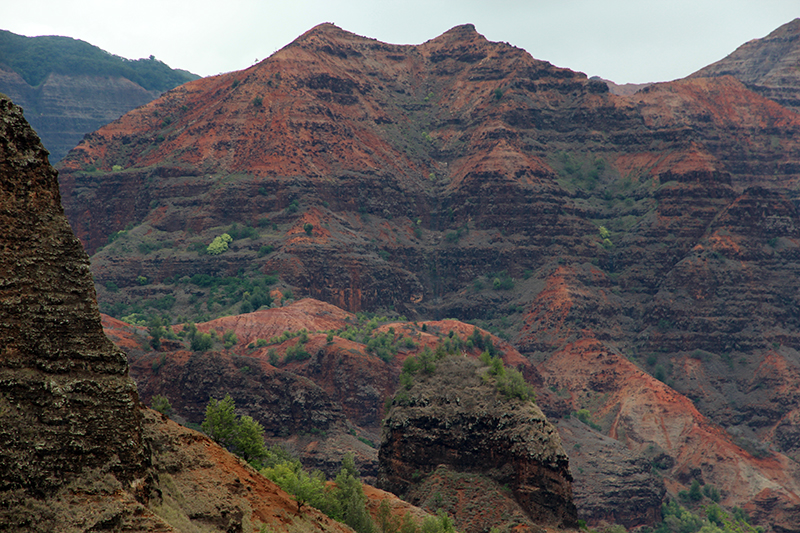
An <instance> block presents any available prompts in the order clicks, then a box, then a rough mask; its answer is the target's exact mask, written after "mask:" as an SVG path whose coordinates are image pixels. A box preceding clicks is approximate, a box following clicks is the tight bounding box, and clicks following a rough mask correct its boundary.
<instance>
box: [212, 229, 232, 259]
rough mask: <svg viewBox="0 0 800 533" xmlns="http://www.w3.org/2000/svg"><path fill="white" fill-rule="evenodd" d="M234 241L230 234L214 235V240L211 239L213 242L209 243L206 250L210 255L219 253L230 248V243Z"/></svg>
mask: <svg viewBox="0 0 800 533" xmlns="http://www.w3.org/2000/svg"><path fill="white" fill-rule="evenodd" d="M232 241H233V238H232V237H231V236H230V235H228V234H227V233H223V234H222V235H219V236H217V237H214V240H213V241H211V244H209V245H208V247H207V248H206V252H207V253H208V254H209V255H219V254H221V253H224V252H226V251H227V250H228V243H230V242H232Z"/></svg>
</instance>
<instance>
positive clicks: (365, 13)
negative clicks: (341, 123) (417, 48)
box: [0, 0, 800, 83]
mask: <svg viewBox="0 0 800 533" xmlns="http://www.w3.org/2000/svg"><path fill="white" fill-rule="evenodd" d="M797 17H800V1H798V0H669V1H663V0H528V1H523V0H441V1H437V0H327V1H326V0H281V1H276V0H191V1H185V0H135V1H131V0H125V1H123V0H24V1H20V0H0V29H4V30H8V31H11V32H14V33H17V34H20V35H27V36H37V35H64V36H68V37H73V38H76V39H81V40H84V41H87V42H89V43H91V44H93V45H95V46H98V47H100V48H102V49H103V50H106V51H107V52H110V53H112V54H116V55H119V56H122V57H126V58H128V59H138V58H140V57H149V56H150V55H154V56H155V57H156V58H157V59H159V60H161V61H163V62H165V63H166V64H168V65H169V66H170V67H172V68H181V69H185V70H189V71H191V72H194V73H195V74H199V75H201V76H209V75H214V74H219V73H222V72H229V71H232V70H240V69H243V68H247V67H249V66H251V65H252V64H253V63H255V62H257V61H260V60H263V59H265V58H266V57H268V56H269V55H271V54H273V53H274V52H276V51H277V50H279V49H280V48H282V47H284V46H285V45H287V44H289V43H290V42H291V41H293V40H294V39H295V38H297V37H298V36H299V35H301V34H302V33H304V32H305V31H307V30H309V29H310V28H312V27H314V26H316V25H317V24H320V23H323V22H332V23H334V24H336V25H337V26H339V27H341V28H342V29H344V30H347V31H350V32H353V33H356V34H359V35H364V36H366V37H371V38H375V39H378V40H381V41H384V42H389V43H393V44H420V43H422V42H425V41H427V40H429V39H433V38H434V37H436V36H438V35H441V34H442V33H444V32H445V31H447V30H448V29H450V28H452V27H453V26H457V25H459V24H465V23H472V24H474V25H475V27H476V29H477V30H478V32H479V33H481V34H483V35H484V36H485V37H486V38H487V39H489V40H491V41H504V42H508V43H510V44H512V45H514V46H517V47H519V48H523V49H525V50H527V51H528V52H529V53H530V54H531V55H532V56H533V57H535V58H536V59H541V60H545V61H549V62H551V63H553V64H554V65H556V66H559V67H566V68H570V69H572V70H577V71H581V72H584V73H586V74H587V75H589V76H601V77H603V78H606V79H609V80H612V81H614V82H616V83H644V82H655V81H669V80H673V79H677V78H682V77H685V76H687V75H689V74H691V73H692V72H694V71H696V70H698V69H700V68H702V67H704V66H706V65H708V64H710V63H713V62H714V61H717V60H719V59H722V58H723V57H725V56H726V55H728V54H729V53H731V52H733V51H734V50H735V49H736V48H737V47H738V46H740V45H741V44H744V43H745V42H747V41H749V40H751V39H757V38H761V37H764V36H766V35H767V34H769V33H770V32H771V31H773V30H774V29H776V28H778V27H779V26H781V25H783V24H786V23H787V22H790V21H791V20H793V19H795V18H797Z"/></svg>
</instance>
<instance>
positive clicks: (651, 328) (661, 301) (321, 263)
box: [58, 21, 800, 532]
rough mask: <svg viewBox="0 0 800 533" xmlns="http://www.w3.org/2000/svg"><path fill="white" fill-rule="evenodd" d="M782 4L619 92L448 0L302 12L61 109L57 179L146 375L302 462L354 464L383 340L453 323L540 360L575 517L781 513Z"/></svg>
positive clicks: (793, 276) (391, 381)
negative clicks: (124, 106)
mask: <svg viewBox="0 0 800 533" xmlns="http://www.w3.org/2000/svg"><path fill="white" fill-rule="evenodd" d="M797 28H798V21H794V22H791V23H789V24H787V25H786V26H784V27H782V28H780V29H778V30H776V32H774V33H773V34H771V35H770V36H768V37H767V38H765V39H763V40H759V41H756V42H751V43H748V44H747V45H744V46H743V47H742V48H740V49H739V50H737V51H736V52H734V54H732V55H731V56H730V57H729V58H727V59H726V60H723V61H721V62H720V63H718V64H715V65H716V66H715V65H712V66H710V67H708V68H707V69H704V70H701V71H700V72H698V73H696V74H695V75H693V76H690V77H689V78H686V79H683V80H676V81H674V82H669V83H658V84H651V85H648V86H646V87H643V88H641V89H639V90H638V91H637V92H634V93H633V94H626V95H618V94H613V93H612V92H611V91H609V87H608V85H607V84H606V83H605V82H603V81H602V80H597V79H588V78H587V77H586V76H585V75H583V74H581V73H578V72H573V71H571V70H568V69H564V68H557V67H555V66H553V65H551V64H549V63H547V62H545V61H540V60H537V59H534V58H533V57H531V56H530V55H529V54H528V53H527V52H525V51H523V50H520V49H518V48H514V47H513V46H510V45H508V44H505V43H495V42H490V41H487V40H486V39H485V38H484V37H483V36H481V35H480V34H479V33H478V32H477V30H476V29H475V28H474V27H473V26H471V25H464V26H458V27H456V28H453V29H452V30H450V31H448V32H446V33H445V34H443V35H441V36H439V37H437V38H434V39H432V40H430V41H427V42H425V43H423V44H421V45H417V46H398V45H390V44H386V43H381V42H379V41H376V40H373V39H368V38H365V37H360V36H357V35H354V34H352V33H348V32H346V31H344V30H342V29H340V28H337V27H336V26H333V25H331V24H323V25H320V26H318V27H316V28H313V29H311V30H309V31H308V32H306V33H305V34H303V35H302V36H300V37H298V39H297V40H295V41H294V42H293V43H291V44H290V45H288V46H287V47H285V48H284V49H282V50H280V51H278V52H276V53H275V54H274V55H273V56H271V57H270V58H268V59H266V60H264V61H262V62H261V63H259V64H257V65H254V66H253V67H251V68H249V69H246V70H243V71H239V72H231V73H227V74H223V75H220V76H215V77H211V78H205V79H201V80H196V81H192V82H189V83H187V84H184V85H182V86H180V87H177V88H175V89H173V90H171V91H169V92H167V93H165V94H164V95H163V96H162V97H160V98H158V99H156V100H154V101H152V102H150V103H148V104H145V105H143V106H142V107H139V108H137V109H135V110H133V111H131V112H130V113H128V114H126V115H124V116H123V117H121V118H120V119H118V120H115V121H113V122H112V123H110V124H108V125H106V126H104V127H103V128H100V129H99V130H97V131H96V132H94V133H92V134H90V135H88V136H87V137H86V138H85V139H84V140H83V141H82V142H81V143H80V144H79V145H78V146H77V147H76V148H75V149H74V150H72V151H71V152H70V153H69V154H68V155H67V156H66V157H65V158H64V160H63V161H62V162H61V163H59V165H58V170H59V174H60V175H59V186H60V194H61V199H62V201H63V204H64V211H65V214H66V216H67V218H68V219H69V221H70V224H71V225H72V229H73V230H74V231H75V234H76V235H77V237H78V238H79V239H80V242H81V243H82V244H83V246H84V248H85V249H86V251H87V252H88V253H89V254H90V255H91V272H92V275H93V277H94V281H95V287H94V289H95V290H96V291H97V295H98V300H99V301H100V309H101V310H102V311H103V312H104V313H106V315H105V316H104V317H103V326H104V329H105V331H106V333H107V334H108V335H109V337H111V338H112V339H114V340H115V342H117V344H118V345H119V346H120V348H122V349H123V350H125V352H126V354H127V357H128V360H129V362H130V369H131V375H132V377H133V378H134V379H135V380H136V383H137V386H138V390H139V394H141V397H142V400H143V401H144V403H148V402H150V401H151V399H152V397H153V396H155V395H162V396H166V397H167V398H168V399H169V400H170V402H171V403H172V404H173V406H174V410H175V418H176V419H179V420H180V421H182V422H184V423H187V424H189V425H192V424H198V423H199V422H200V421H201V420H202V415H203V409H204V406H205V404H206V402H207V401H208V399H209V397H221V396H222V395H224V394H225V393H230V394H231V395H232V396H234V397H235V399H236V404H237V406H239V410H240V411H241V412H242V413H243V414H248V415H250V416H252V417H254V418H255V419H256V420H259V421H260V422H261V423H262V424H263V425H264V427H265V429H266V433H267V437H268V439H269V440H270V441H271V442H275V443H281V444H283V445H284V446H287V447H289V448H290V449H292V450H293V451H294V452H295V453H297V454H298V455H299V456H300V457H301V459H302V460H303V461H304V463H305V464H306V465H308V466H313V467H316V468H321V469H322V470H324V471H326V472H328V473H329V474H330V473H331V472H332V469H333V468H334V467H335V464H337V461H338V458H340V457H341V455H342V454H343V453H344V452H347V451H349V452H352V453H354V454H355V456H356V460H357V463H358V464H359V467H360V468H361V470H362V472H363V473H364V474H365V476H366V478H367V479H368V480H373V479H374V480H378V479H380V478H381V473H380V472H381V468H382V466H381V465H382V463H381V460H380V458H379V454H378V450H377V449H376V446H377V443H378V442H380V439H381V432H382V426H381V421H382V420H383V419H384V417H385V416H386V415H387V414H391V411H390V410H387V409H388V408H387V405H388V404H387V400H388V399H390V398H391V397H392V396H393V395H394V393H395V390H396V388H397V386H398V383H399V379H400V375H401V369H402V367H403V364H404V362H405V361H406V360H408V359H409V358H410V357H420V354H421V353H422V352H423V351H424V350H425V349H426V348H427V349H429V350H432V351H435V350H437V349H447V348H442V347H444V346H449V347H450V349H451V350H452V351H454V352H459V353H463V354H464V355H466V356H467V357H466V358H465V360H475V359H476V358H477V357H478V356H479V354H480V352H481V351H482V349H483V348H482V347H481V346H478V345H477V344H476V342H477V340H476V339H477V338H476V337H473V335H475V334H478V335H480V336H481V338H488V339H490V340H491V345H492V346H493V347H495V348H496V349H497V350H498V352H499V354H500V357H502V359H503V361H504V362H505V364H506V366H508V367H512V368H515V369H517V370H519V371H520V372H521V373H522V375H523V376H524V377H525V379H526V381H527V382H528V383H529V384H531V385H532V386H533V387H534V388H535V389H536V393H537V402H536V403H537V405H538V408H537V409H541V412H542V413H543V415H545V416H546V417H547V419H548V420H550V422H548V424H550V423H552V426H549V427H552V428H555V430H557V432H558V435H559V440H560V442H561V443H562V446H563V449H562V452H563V453H565V454H566V455H567V456H569V465H570V475H571V476H572V478H574V485H573V487H572V491H573V494H574V496H573V497H574V505H575V506H576V509H577V510H576V512H577V514H576V515H575V516H577V518H578V519H582V520H585V521H587V522H588V523H589V524H591V525H593V526H601V525H603V524H611V523H616V524H622V525H624V526H625V527H627V528H636V527H642V526H652V525H654V524H656V523H657V522H658V521H659V520H660V518H661V509H660V508H661V503H662V502H663V501H666V499H672V500H676V501H682V500H680V498H681V494H682V493H685V492H686V491H688V490H689V488H690V487H691V486H693V485H695V484H696V485H699V486H702V487H704V489H705V490H706V492H707V494H716V498H715V500H714V503H719V505H721V506H722V507H723V508H725V509H728V510H733V509H739V510H744V512H746V513H748V514H749V516H750V518H751V521H753V522H754V523H755V524H758V525H760V526H763V527H764V528H766V529H767V530H768V531H775V532H790V531H800V529H798V525H797V524H800V504H799V503H798V502H800V472H798V467H797V461H798V460H800V455H799V454H800V448H799V447H798V444H797V435H798V430H797V421H798V419H800V408H799V407H800V406H799V405H798V393H799V392H800V391H799V390H798V385H797V384H798V379H797V378H798V373H799V372H800V369H799V368H800V355H798V341H800V338H799V337H798V333H797V332H798V321H799V320H800V318H799V317H798V314H797V313H796V309H797V307H798V305H797V304H798V301H797V298H798V296H797V295H798V289H799V288H800V277H798V265H799V264H800V263H798V257H799V256H798V245H800V240H798V237H800V235H798V215H799V214H798V209H797V205H798V178H799V177H800V145H798V139H799V138H800V136H798V130H799V129H800V115H798V114H797V111H796V107H795V103H793V102H794V100H793V98H794V96H792V95H793V94H794V92H793V91H795V90H796V87H797V84H796V83H795V82H794V81H792V80H793V78H791V76H789V75H788V74H786V72H790V71H791V68H790V67H791V65H795V64H796V60H795V59H794V58H795V57H796V54H797V39H796V34H797ZM763 57H767V58H768V59H769V61H760V62H759V58H763ZM759 65H760V66H762V67H764V68H767V67H769V69H770V70H769V72H768V73H758V72H755V71H756V70H757V69H756V66H759ZM712 67H713V68H712ZM776 80H777V81H776ZM793 87H794V89H793ZM222 235H227V236H228V240H227V241H225V242H226V243H225V245H224V246H219V247H217V248H214V247H212V246H211V245H212V243H213V242H215V239H217V238H218V237H221V236H222ZM377 317H381V319H380V320H378V319H377ZM123 318H124V319H125V320H124V321H122V320H120V319H123ZM155 319H159V320H160V321H162V323H163V322H167V323H168V324H167V326H166V327H167V329H168V330H169V333H168V334H165V337H164V339H163V342H162V343H161V344H160V345H159V346H158V347H157V348H154V347H153V346H152V344H150V340H149V339H150V337H151V335H150V334H149V332H148V324H150V325H151V327H152V324H153V323H154V322H153V321H154V320H155ZM467 322H470V323H467ZM189 323H195V324H196V328H197V330H198V331H199V332H200V333H201V334H209V335H211V333H212V332H214V335H213V336H212V338H213V339H214V341H213V344H212V347H211V349H210V350H206V351H203V350H198V349H192V347H191V346H190V343H189V342H188V339H187V337H186V336H185V331H184V330H186V328H187V326H188V325H189ZM370 324H371V325H370ZM350 328H353V329H355V330H358V333H357V334H355V333H352V332H351V333H352V334H348V333H347V332H348V330H349V329H350ZM365 328H366V330H365ZM303 330H305V333H303V332H302V331H303ZM228 332H232V334H233V336H231V334H230V333H228ZM284 332H289V333H290V335H284ZM226 334H227V335H228V337H227V338H228V346H225V345H224V344H225V341H224V339H225V335H226ZM182 335H183V336H182ZM281 335H284V336H283V337H281ZM486 335H488V337H484V336H486ZM234 338H235V342H230V341H232V340H233V339H234ZM301 338H302V339H303V341H302V342H301V341H300V339H301ZM376 339H380V340H381V342H388V343H390V344H391V346H393V347H394V348H393V349H392V350H391V351H390V352H388V353H387V352H381V351H380V350H379V349H378V348H377V347H376V346H375V345H374V343H373V345H370V342H373V341H374V342H378V341H377V340H376ZM405 339H409V340H408V342H406V341H405ZM471 339H472V340H471ZM468 342H471V343H472V344H471V346H470V345H469V344H467V343H468ZM481 344H486V343H484V341H481ZM487 345H488V344H487ZM456 346H458V348H456ZM298 354H299V355H300V356H299V357H298ZM117 359H119V355H118V356H117ZM453 372H455V373H458V371H456V370H453ZM465 379H466V378H465ZM439 392H442V393H443V394H445V396H446V395H447V391H446V390H445V391H439ZM431 401H434V400H431ZM435 401H441V399H435ZM389 420H391V418H390V419H389ZM384 429H385V428H384ZM187 431H188V430H187ZM406 460H409V459H406ZM396 466H397V465H396ZM408 468H409V469H410V470H408V471H409V472H412V473H413V472H414V471H415V470H414V468H412V467H411V466H408ZM426 468H427V467H426ZM400 470H402V468H400ZM426 472H427V471H426ZM470 475H472V474H470ZM459 476H461V477H459ZM463 476H465V474H463V473H454V472H452V471H451V470H449V469H448V468H447V467H444V468H441V469H433V470H431V472H430V477H428V478H427V479H426V481H425V483H424V484H423V485H422V486H421V488H419V491H418V492H417V493H415V494H416V496H415V497H416V498H417V500H416V501H418V503H420V504H421V505H422V506H423V507H426V506H427V508H428V509H429V510H435V507H436V505H438V504H437V502H436V499H435V498H434V497H433V495H434V494H435V493H437V492H438V493H439V494H443V493H445V492H447V493H448V494H449V492H448V491H453V493H454V494H460V496H459V497H461V496H463V494H466V492H464V493H459V492H458V490H457V489H455V488H454V487H457V486H459V485H458V484H457V483H456V482H457V481H459V480H462V481H463ZM472 482H473V483H475V484H476V485H475V486H478V485H479V484H480V483H486V485H480V486H485V487H487V490H488V488H490V487H493V486H494V485H491V483H496V481H486V480H478V479H477V478H475V479H474V480H473V481H472ZM390 485H391V483H390ZM461 487H462V489H460V490H463V485H462V486H461ZM495 488H496V487H495ZM398 490H399V489H398ZM514 490H515V489H513V488H511V492H512V493H514ZM500 492H501V493H502V492H503V491H502V490H501V491H500ZM709 498H710V496H709ZM710 501H711V500H710V499H709V500H703V505H705V504H706V503H708V502H710ZM517 503H518V502H517ZM684 503H685V504H686V505H690V503H688V502H684ZM495 504H496V503H494V504H493V503H487V504H486V505H487V506H491V505H495ZM509 505H511V504H509ZM515 505H516V504H515ZM454 509H458V508H457V506H456V507H454ZM507 510H508V513H507V514H508V516H515V517H521V516H523V515H525V516H528V518H525V520H528V519H529V518H530V514H527V515H526V512H525V511H520V510H519V508H518V507H514V506H510V507H507ZM567 514H569V513H567ZM571 520H572V518H570V519H569V520H566V521H565V522H564V524H572V522H571Z"/></svg>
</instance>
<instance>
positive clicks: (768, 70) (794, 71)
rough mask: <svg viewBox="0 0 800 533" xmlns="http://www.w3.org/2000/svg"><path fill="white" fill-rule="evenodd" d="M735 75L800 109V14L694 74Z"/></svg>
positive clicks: (747, 83) (754, 88) (777, 99)
mask: <svg viewBox="0 0 800 533" xmlns="http://www.w3.org/2000/svg"><path fill="white" fill-rule="evenodd" d="M714 76H733V77H734V78H736V79H738V80H739V81H741V82H742V83H744V84H745V85H747V86H748V87H750V88H752V89H753V90H755V91H756V92H759V93H761V94H762V95H764V96H766V97H767V98H770V99H772V100H775V101H776V102H778V103H779V104H781V105H784V106H786V107H788V108H790V109H793V110H795V111H798V112H800V18H796V19H794V20H793V21H791V22H789V23H788V24H784V25H783V26H781V27H780V28H778V29H777V30H775V31H773V32H772V33H770V34H769V35H767V36H766V37H764V38H763V39H753V40H752V41H749V42H746V43H745V44H743V45H742V46H740V47H739V48H737V49H736V50H735V51H734V52H733V53H732V54H730V55H729V56H727V57H725V58H723V59H721V60H719V61H717V62H716V63H712V64H711V65H709V66H707V67H704V68H702V69H700V70H698V71H697V72H695V73H694V74H692V75H691V76H689V77H690V78H700V77H714Z"/></svg>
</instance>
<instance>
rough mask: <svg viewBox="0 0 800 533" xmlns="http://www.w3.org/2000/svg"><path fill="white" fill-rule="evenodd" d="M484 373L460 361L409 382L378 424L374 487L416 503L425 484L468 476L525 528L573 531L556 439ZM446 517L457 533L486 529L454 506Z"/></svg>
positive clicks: (537, 415) (536, 414) (530, 407)
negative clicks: (514, 512)
mask: <svg viewBox="0 0 800 533" xmlns="http://www.w3.org/2000/svg"><path fill="white" fill-rule="evenodd" d="M484 368H485V367H482V366H481V364H480V363H479V362H478V361H476V360H473V359H469V358H464V357H454V358H449V359H445V360H442V361H440V362H438V363H437V367H436V371H435V373H434V374H433V375H431V376H428V377H422V376H418V377H417V378H416V381H415V383H414V385H413V386H412V387H411V388H410V389H409V390H408V391H407V395H408V396H407V398H406V399H403V400H398V399H397V398H395V402H394V404H393V406H392V408H391V409H390V410H389V412H388V414H387V417H386V419H385V421H384V424H383V432H382V436H381V447H380V451H379V459H380V471H379V477H378V482H379V486H380V487H381V488H384V489H386V490H390V491H391V492H394V493H395V494H399V495H405V496H406V497H408V498H409V499H410V500H411V501H412V502H418V501H421V500H423V499H424V498H423V497H422V495H423V494H424V493H425V492H426V488H425V487H426V483H428V484H431V483H433V485H434V486H449V483H448V481H447V479H448V478H452V477H453V476H451V475H449V474H448V471H450V472H454V473H455V477H458V476H459V475H462V474H466V475H473V476H477V477H478V478H479V479H480V478H485V481H482V482H481V481H475V482H474V483H478V484H483V485H486V486H489V485H491V486H494V487H495V489H499V488H500V487H504V486H505V487H507V491H508V492H507V493H504V492H502V491H499V490H498V491H497V493H496V496H497V499H499V500H505V499H508V498H511V499H512V500H513V502H516V504H517V506H518V508H519V509H520V510H521V511H522V512H521V513H520V514H522V516H524V517H526V518H527V521H526V522H523V523H527V524H528V526H529V527H530V525H531V524H547V525H556V526H562V527H572V526H575V524H576V511H575V505H574V503H573V502H572V486H571V485H572V476H571V475H570V472H569V463H568V459H567V455H566V453H564V450H563V448H562V447H561V441H560V439H559V437H558V432H557V431H556V429H555V427H553V426H552V425H551V424H550V423H549V422H548V421H547V419H546V418H545V416H544V415H543V414H542V412H541V411H540V410H539V408H538V407H536V405H534V404H533V403H532V402H529V401H526V402H523V401H521V400H507V399H505V398H504V397H503V396H502V395H501V394H500V393H499V392H498V391H497V390H496V388H495V387H494V386H493V385H492V384H491V383H487V382H486V381H485V380H484V379H482V378H481V371H482V370H483V369H484ZM442 467H444V470H440V469H441V468H442ZM427 492H432V491H431V490H430V487H428V490H427ZM433 492H435V491H433ZM440 494H442V495H445V494H447V497H448V498H450V497H452V494H451V493H450V491H447V492H446V491H444V490H442V491H441V492H440ZM441 497H444V496H441ZM468 501H470V500H468ZM483 503H487V502H483ZM506 503H507V504H509V503H510V502H506ZM462 505H467V502H462ZM480 507H481V509H487V510H488V509H491V506H490V505H481V506H480ZM448 510H450V511H451V512H454V514H455V519H456V522H457V525H458V527H459V528H465V531H482V530H483V529H484V528H485V527H487V526H488V525H489V522H487V523H478V522H479V521H476V520H474V519H473V518H472V517H469V515H470V513H469V512H468V511H467V510H466V509H465V508H463V507H462V506H459V505H456V506H454V507H453V508H452V509H448ZM487 518H489V521H491V519H494V518H496V517H487ZM498 525H499V524H498V523H497V522H495V523H494V526H498Z"/></svg>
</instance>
